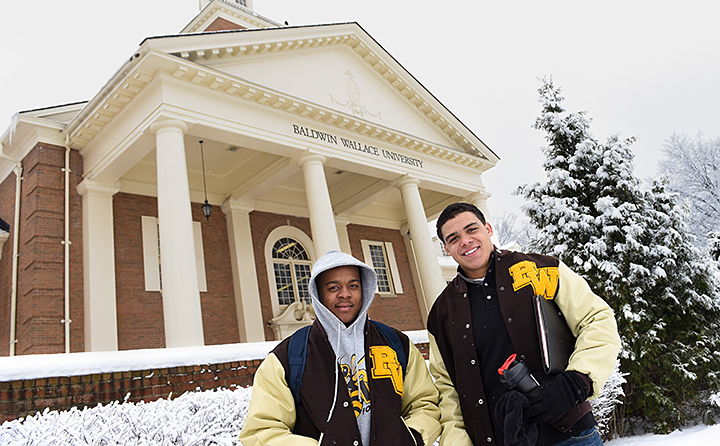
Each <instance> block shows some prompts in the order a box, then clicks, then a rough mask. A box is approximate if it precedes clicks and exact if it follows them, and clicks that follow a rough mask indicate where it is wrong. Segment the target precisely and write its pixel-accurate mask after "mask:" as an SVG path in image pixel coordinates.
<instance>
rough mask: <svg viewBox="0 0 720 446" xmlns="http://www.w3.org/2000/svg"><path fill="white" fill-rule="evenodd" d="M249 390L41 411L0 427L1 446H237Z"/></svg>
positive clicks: (190, 394) (189, 393) (196, 393)
mask: <svg viewBox="0 0 720 446" xmlns="http://www.w3.org/2000/svg"><path fill="white" fill-rule="evenodd" d="M251 393H252V388H243V387H239V388H237V389H235V390H227V389H218V390H213V391H205V392H186V393H184V394H183V395H181V396H180V397H178V398H175V399H171V397H172V395H171V397H169V398H168V399H160V400H157V401H153V402H149V403H144V402H139V403H130V402H127V401H126V402H123V403H120V402H115V403H112V404H108V405H105V406H103V405H98V406H96V407H92V408H87V407H86V408H84V409H76V408H73V409H71V410H66V411H51V410H45V411H44V412H42V413H40V412H38V413H37V414H35V415H34V416H31V417H26V418H24V419H22V418H21V419H18V420H13V421H6V422H4V423H3V424H2V426H0V445H3V446H54V445H58V446H59V445H63V446H81V445H103V446H111V445H118V446H119V445H123V446H157V445H173V446H190V445H193V446H210V445H228V446H229V445H237V444H238V440H237V439H238V435H239V434H240V429H241V428H242V426H243V424H244V423H245V417H246V415H247V408H248V404H249V403H250V395H251Z"/></svg>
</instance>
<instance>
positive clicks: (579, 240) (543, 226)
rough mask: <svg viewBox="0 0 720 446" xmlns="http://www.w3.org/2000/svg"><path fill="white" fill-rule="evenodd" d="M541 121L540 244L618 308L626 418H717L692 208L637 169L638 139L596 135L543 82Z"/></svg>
mask: <svg viewBox="0 0 720 446" xmlns="http://www.w3.org/2000/svg"><path fill="white" fill-rule="evenodd" d="M539 93H540V102H541V103H542V105H543V110H542V113H541V115H540V116H539V117H538V118H537V120H536V122H535V128H537V129H539V130H543V131H545V132H546V133H547V137H546V138H547V141H548V143H549V145H548V147H545V148H544V149H543V150H544V153H545V155H546V161H545V162H544V164H543V167H544V169H545V171H546V176H547V182H545V183H542V184H541V183H535V184H531V185H526V186H523V187H521V188H520V193H521V194H523V195H524V197H525V198H526V199H527V200H528V203H527V204H526V205H525V206H524V210H525V212H526V213H527V215H528V216H529V217H530V220H531V222H532V223H533V224H534V225H536V226H537V228H538V230H539V233H540V237H539V238H538V240H536V241H535V247H536V248H537V249H539V250H540V251H541V252H545V253H550V254H553V255H556V256H558V257H560V258H561V259H562V261H563V262H565V263H566V264H567V265H568V266H570V267H571V268H573V269H574V270H575V271H577V272H578V273H579V274H581V275H583V276H584V277H585V278H586V279H587V280H588V282H589V283H590V285H591V287H592V288H593V289H594V290H595V291H596V292H597V293H598V294H599V295H600V296H602V297H603V298H604V299H605V300H606V301H607V302H608V303H609V304H610V305H611V306H612V307H613V309H614V310H615V315H616V318H617V321H618V326H619V329H620V335H621V337H622V340H623V349H622V352H621V370H622V371H623V372H625V373H628V376H627V384H626V403H625V410H626V414H627V416H628V417H629V420H635V421H641V422H643V421H646V422H649V423H650V425H651V426H652V428H653V430H655V431H656V432H668V431H670V430H672V429H674V428H676V427H678V426H681V425H683V424H685V423H687V422H688V421H690V420H692V419H695V418H697V417H702V418H704V419H705V420H706V421H709V420H711V419H712V418H713V417H714V416H717V414H718V408H717V406H714V405H712V404H710V403H709V396H710V395H709V393H710V392H716V391H717V390H718V389H720V373H719V371H720V335H719V333H720V296H718V284H717V279H716V276H715V277H714V275H713V273H714V270H713V268H714V267H715V266H714V262H712V261H711V260H710V259H709V257H707V256H706V255H704V254H703V253H702V252H700V251H699V250H698V249H696V248H695V247H693V245H692V243H691V241H692V240H691V238H690V236H689V235H688V233H687V228H686V224H685V216H684V214H683V213H682V212H681V208H680V207H678V206H677V205H676V201H675V197H674V196H672V195H670V194H669V193H667V192H666V190H665V186H664V184H661V183H655V184H654V185H653V186H652V188H650V189H649V190H644V189H642V187H641V183H640V181H639V180H638V179H637V178H636V177H635V176H634V173H633V171H634V167H633V154H632V151H631V149H630V146H631V144H632V143H633V142H634V139H633V138H628V139H625V140H620V139H619V138H618V137H617V136H611V137H609V138H608V139H607V141H606V142H604V143H601V142H599V141H598V140H597V139H595V137H594V136H593V135H592V134H591V133H590V130H589V129H590V119H589V118H587V117H586V113H584V112H579V113H566V112H565V110H564V109H563V107H562V101H563V97H562V96H561V94H560V89H559V88H556V87H555V86H554V85H553V83H552V81H551V80H547V79H546V80H544V81H543V85H542V87H541V88H540V89H539Z"/></svg>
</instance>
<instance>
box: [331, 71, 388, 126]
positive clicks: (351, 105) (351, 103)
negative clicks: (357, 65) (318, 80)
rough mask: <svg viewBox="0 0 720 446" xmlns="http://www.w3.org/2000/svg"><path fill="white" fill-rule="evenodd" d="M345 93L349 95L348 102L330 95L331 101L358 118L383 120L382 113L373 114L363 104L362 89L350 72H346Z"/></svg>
mask: <svg viewBox="0 0 720 446" xmlns="http://www.w3.org/2000/svg"><path fill="white" fill-rule="evenodd" d="M345 91H346V93H347V100H346V101H344V102H343V101H339V100H338V99H335V97H334V96H333V95H332V93H331V94H330V100H331V101H332V102H333V103H334V104H337V105H339V106H341V107H347V108H348V110H350V113H352V114H354V115H357V116H366V115H368V116H372V117H375V118H378V119H382V116H381V114H380V112H377V113H373V112H371V111H370V110H368V109H367V107H365V106H364V105H363V103H362V97H361V95H360V87H358V84H357V82H356V81H355V76H354V75H353V74H352V72H351V71H350V70H347V71H346V72H345Z"/></svg>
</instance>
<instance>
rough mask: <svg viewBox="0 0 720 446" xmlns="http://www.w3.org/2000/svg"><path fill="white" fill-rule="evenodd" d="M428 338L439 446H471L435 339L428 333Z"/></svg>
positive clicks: (457, 401) (457, 399)
mask: <svg viewBox="0 0 720 446" xmlns="http://www.w3.org/2000/svg"><path fill="white" fill-rule="evenodd" d="M428 338H429V339H430V373H431V374H432V376H433V378H435V386H436V387H437V389H438V391H439V392H440V425H441V426H442V435H441V437H440V446H473V443H472V441H471V440H470V437H469V436H468V434H467V432H465V422H464V421H463V416H462V411H461V410H460V399H459V397H458V394H457V392H456V391H455V386H453V383H452V380H450V375H448V372H447V369H446V368H445V363H444V362H443V359H442V355H440V351H439V350H438V346H437V343H436V342H435V337H434V336H433V335H432V334H430V333H428ZM426 444H429V443H426Z"/></svg>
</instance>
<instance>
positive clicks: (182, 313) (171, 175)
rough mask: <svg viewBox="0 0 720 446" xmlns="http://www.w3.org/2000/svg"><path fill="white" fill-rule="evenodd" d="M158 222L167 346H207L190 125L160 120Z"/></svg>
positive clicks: (156, 130)
mask: <svg viewBox="0 0 720 446" xmlns="http://www.w3.org/2000/svg"><path fill="white" fill-rule="evenodd" d="M151 131H152V132H153V133H155V142H156V156H157V182H158V226H159V232H160V265H161V269H162V299H163V316H164V320H165V344H166V346H167V347H187V346H195V345H204V344H205V340H204V339H205V338H204V335H203V324H202V309H201V306H200V292H199V291H198V280H197V265H196V263H195V244H194V237H193V226H192V213H191V210H190V189H189V186H188V174H187V162H186V160H185V144H184V141H183V136H184V133H185V132H186V131H187V125H186V124H185V123H183V122H181V121H175V120H167V121H160V122H156V123H155V124H153V125H152V127H151Z"/></svg>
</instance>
